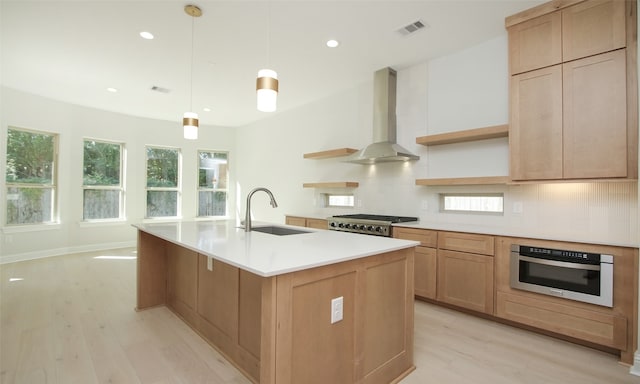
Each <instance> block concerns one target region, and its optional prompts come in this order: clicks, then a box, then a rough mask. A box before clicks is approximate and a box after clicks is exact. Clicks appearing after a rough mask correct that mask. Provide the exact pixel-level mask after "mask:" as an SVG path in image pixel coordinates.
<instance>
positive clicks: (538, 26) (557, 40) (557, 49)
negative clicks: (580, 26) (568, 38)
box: [508, 12, 562, 75]
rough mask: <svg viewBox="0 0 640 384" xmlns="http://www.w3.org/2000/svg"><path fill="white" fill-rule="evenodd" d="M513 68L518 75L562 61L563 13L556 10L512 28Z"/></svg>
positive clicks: (511, 64)
mask: <svg viewBox="0 0 640 384" xmlns="http://www.w3.org/2000/svg"><path fill="white" fill-rule="evenodd" d="M508 32H509V69H510V73H511V74H512V75H513V74H517V73H522V72H527V71H531V70H533V69H539V68H544V67H548V66H551V65H555V64H560V63H561V62H562V35H561V33H562V15H561V13H560V12H554V13H551V14H548V15H544V16H539V17H536V18H534V19H531V20H528V21H525V22H522V23H519V24H516V25H514V26H513V27H510V28H509V30H508Z"/></svg>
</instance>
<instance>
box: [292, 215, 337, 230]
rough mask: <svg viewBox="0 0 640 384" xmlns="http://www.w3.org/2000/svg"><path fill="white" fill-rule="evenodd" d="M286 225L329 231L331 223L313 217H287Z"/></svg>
mask: <svg viewBox="0 0 640 384" xmlns="http://www.w3.org/2000/svg"><path fill="white" fill-rule="evenodd" d="M285 224H287V225H295V226H298V227H307V228H315V229H329V221H328V220H326V219H316V218H312V217H301V216H285Z"/></svg>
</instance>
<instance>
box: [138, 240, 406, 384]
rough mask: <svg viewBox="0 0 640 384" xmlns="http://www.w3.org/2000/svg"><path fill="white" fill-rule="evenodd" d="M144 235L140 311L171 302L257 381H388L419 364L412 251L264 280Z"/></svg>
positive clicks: (170, 305)
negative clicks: (338, 313)
mask: <svg viewBox="0 0 640 384" xmlns="http://www.w3.org/2000/svg"><path fill="white" fill-rule="evenodd" d="M138 240H139V242H138V271H137V273H138V281H137V289H138V290H137V295H138V297H137V308H136V309H137V310H143V309H146V308H151V307H154V306H159V305H166V306H167V307H168V308H169V309H170V310H172V311H173V312H174V313H175V314H176V315H178V316H179V317H180V318H181V319H182V320H184V322H185V323H187V324H188V325H189V326H191V327H192V328H193V329H194V330H195V331H196V332H197V333H198V334H199V335H200V336H202V337H203V338H204V339H205V340H207V342H209V343H210V344H211V345H212V346H213V347H215V348H216V349H217V350H218V351H219V352H220V353H221V354H222V355H224V356H225V358H227V359H228V360H229V361H230V362H231V363H232V364H233V365H234V366H235V367H236V368H238V369H239V370H240V371H241V372H242V373H243V374H244V375H245V376H246V377H247V378H248V379H249V380H251V381H252V382H253V383H264V384H275V383H278V384H298V383H305V384H313V383H322V384H325V383H349V384H351V383H361V384H387V383H393V382H398V381H399V380H401V379H402V378H403V377H404V376H406V375H407V374H409V373H410V372H412V371H413V370H414V369H415V366H414V365H413V315H414V308H413V304H414V301H413V300H414V299H413V284H414V270H413V268H414V248H406V249H401V250H397V251H393V252H388V253H382V254H378V255H373V256H368V257H364V258H360V259H355V260H351V261H345V262H341V263H337V264H332V265H327V266H321V267H315V268H311V269H307V270H302V271H298V272H292V273H288V274H283V275H278V276H270V277H263V276H258V275H256V274H253V273H250V272H248V271H245V270H243V269H240V268H238V267H235V266H232V265H229V264H226V263H223V262H220V261H218V260H216V259H213V258H211V257H208V256H206V255H202V254H199V253H197V252H195V251H193V250H191V249H187V248H185V247H182V246H180V245H177V244H174V243H172V242H169V241H165V240H163V239H160V238H158V237H155V236H153V235H149V234H147V233H144V232H142V231H139V233H138ZM338 297H341V298H342V303H343V304H342V311H343V318H342V320H339V321H337V322H334V323H332V322H331V314H332V310H333V307H332V300H333V299H335V298H338Z"/></svg>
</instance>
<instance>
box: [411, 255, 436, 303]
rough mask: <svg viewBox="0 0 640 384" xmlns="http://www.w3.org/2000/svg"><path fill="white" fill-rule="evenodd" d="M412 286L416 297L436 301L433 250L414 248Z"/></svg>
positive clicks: (434, 257) (434, 256)
mask: <svg viewBox="0 0 640 384" xmlns="http://www.w3.org/2000/svg"><path fill="white" fill-rule="evenodd" d="M414 260H415V261H414V266H413V271H414V279H413V281H414V286H415V294H416V295H417V296H421V297H425V298H427V299H434V300H435V299H436V276H437V263H436V260H437V251H436V249H434V248H427V247H416V253H415V259H414Z"/></svg>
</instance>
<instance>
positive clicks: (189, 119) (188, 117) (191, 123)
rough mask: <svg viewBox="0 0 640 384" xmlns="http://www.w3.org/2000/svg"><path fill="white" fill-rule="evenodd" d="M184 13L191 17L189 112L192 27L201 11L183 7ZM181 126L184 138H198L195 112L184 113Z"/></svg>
mask: <svg viewBox="0 0 640 384" xmlns="http://www.w3.org/2000/svg"><path fill="white" fill-rule="evenodd" d="M184 11H185V13H186V14H187V15H189V16H191V18H192V19H191V71H190V83H191V89H190V91H189V93H190V94H189V110H190V111H193V25H194V23H195V18H196V17H200V16H202V10H201V9H200V8H198V7H197V6H195V5H191V4H190V5H185V7H184ZM182 126H183V127H184V138H185V139H189V140H196V139H197V138H198V114H197V113H195V112H185V113H184V116H183V118H182Z"/></svg>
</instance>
